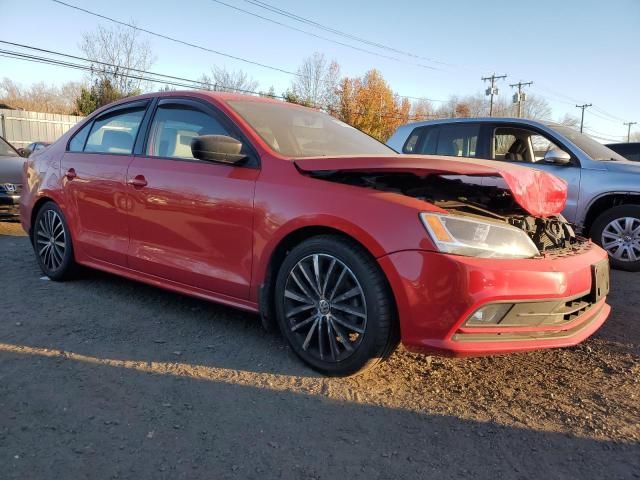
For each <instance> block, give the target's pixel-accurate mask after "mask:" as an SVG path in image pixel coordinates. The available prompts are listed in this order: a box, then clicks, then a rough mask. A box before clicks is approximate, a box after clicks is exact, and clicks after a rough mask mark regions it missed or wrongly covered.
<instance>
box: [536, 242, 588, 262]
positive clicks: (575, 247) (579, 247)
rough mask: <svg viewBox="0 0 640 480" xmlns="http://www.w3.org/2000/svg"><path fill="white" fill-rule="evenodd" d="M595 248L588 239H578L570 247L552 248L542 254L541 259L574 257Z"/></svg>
mask: <svg viewBox="0 0 640 480" xmlns="http://www.w3.org/2000/svg"><path fill="white" fill-rule="evenodd" d="M592 248H593V242H592V241H591V240H587V239H586V238H582V237H578V238H577V239H576V241H575V242H574V243H572V244H571V245H570V246H568V247H562V248H550V249H547V250H545V251H544V253H542V254H541V258H544V259H547V260H555V259H557V258H566V257H572V256H573V255H580V254H583V253H586V252H588V251H589V250H591V249H592Z"/></svg>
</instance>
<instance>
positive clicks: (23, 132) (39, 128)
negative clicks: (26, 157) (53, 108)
mask: <svg viewBox="0 0 640 480" xmlns="http://www.w3.org/2000/svg"><path fill="white" fill-rule="evenodd" d="M83 118H84V117H78V116H76V115H60V114H58V113H42V112H26V111H23V110H5V109H0V136H2V137H4V139H5V140H7V141H8V142H9V143H11V144H12V145H14V146H15V147H26V146H27V145H29V144H30V143H32V142H37V141H40V142H53V141H55V140H57V139H58V138H59V137H60V136H61V135H62V134H63V133H65V132H66V131H67V130H69V129H70V128H71V127H73V126H74V125H75V124H76V123H78V122H79V121H80V120H82V119H83Z"/></svg>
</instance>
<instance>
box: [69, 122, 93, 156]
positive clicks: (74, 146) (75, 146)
mask: <svg viewBox="0 0 640 480" xmlns="http://www.w3.org/2000/svg"><path fill="white" fill-rule="evenodd" d="M90 129H91V122H88V123H87V124H86V125H85V126H84V127H82V128H81V129H80V130H79V131H78V132H77V133H76V134H75V135H74V136H73V138H72V139H71V141H70V142H69V151H70V152H81V151H82V150H83V149H84V142H86V141H87V136H88V135H89V130H90Z"/></svg>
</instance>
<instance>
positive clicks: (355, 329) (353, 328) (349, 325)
mask: <svg viewBox="0 0 640 480" xmlns="http://www.w3.org/2000/svg"><path fill="white" fill-rule="evenodd" d="M331 318H332V319H333V320H335V321H336V322H338V323H339V324H340V325H342V326H343V327H345V328H348V329H349V330H351V331H353V332H357V333H360V334H362V333H364V329H362V328H360V327H358V326H356V325H354V324H353V323H351V322H348V321H347V320H345V319H344V318H341V317H339V316H338V315H337V314H336V313H335V312H333V313H332V314H331Z"/></svg>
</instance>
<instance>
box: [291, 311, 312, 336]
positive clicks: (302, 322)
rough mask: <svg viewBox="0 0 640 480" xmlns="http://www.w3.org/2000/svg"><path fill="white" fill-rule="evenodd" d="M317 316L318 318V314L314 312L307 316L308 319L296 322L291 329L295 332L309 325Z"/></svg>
mask: <svg viewBox="0 0 640 480" xmlns="http://www.w3.org/2000/svg"><path fill="white" fill-rule="evenodd" d="M316 318H318V315H317V314H315V313H314V314H313V315H311V316H310V317H309V318H307V319H306V320H303V321H301V322H300V323H296V324H295V325H294V326H293V327H291V331H292V332H295V331H296V330H299V329H301V328H302V327H304V326H305V325H309V324H310V323H311V322H313V321H314V320H315V319H316Z"/></svg>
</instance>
